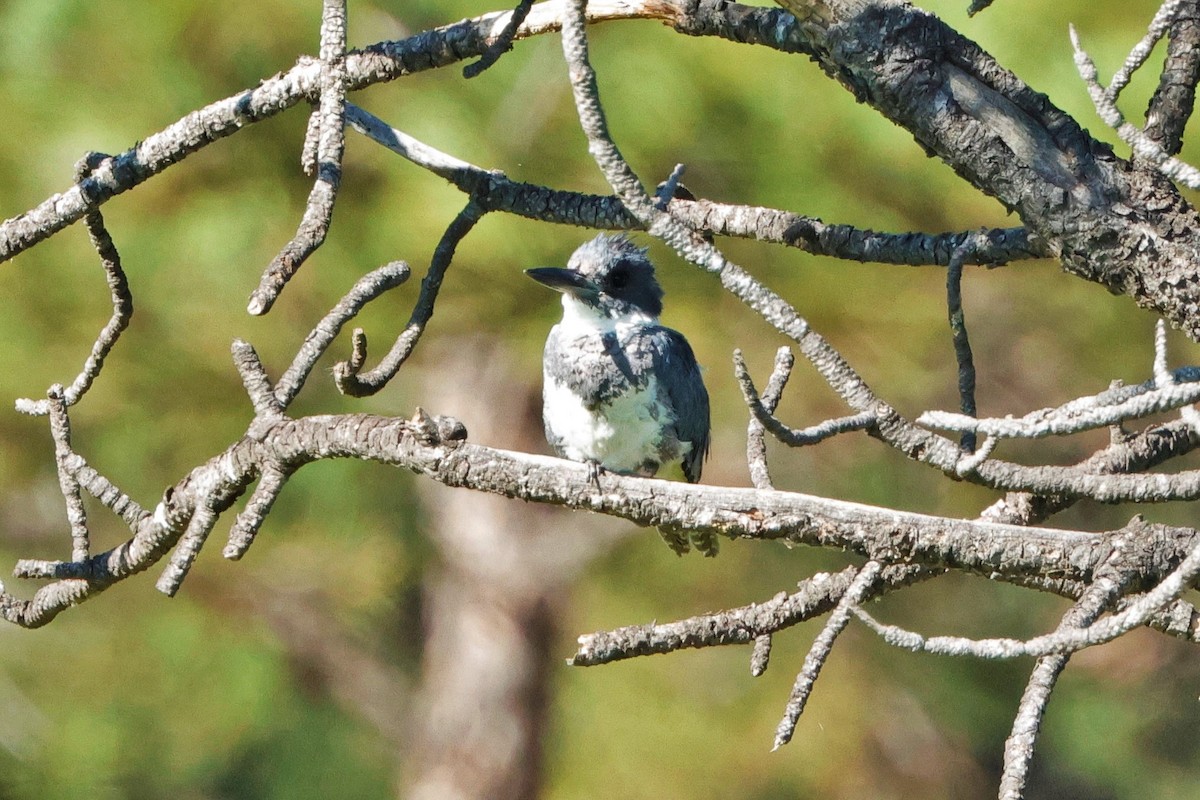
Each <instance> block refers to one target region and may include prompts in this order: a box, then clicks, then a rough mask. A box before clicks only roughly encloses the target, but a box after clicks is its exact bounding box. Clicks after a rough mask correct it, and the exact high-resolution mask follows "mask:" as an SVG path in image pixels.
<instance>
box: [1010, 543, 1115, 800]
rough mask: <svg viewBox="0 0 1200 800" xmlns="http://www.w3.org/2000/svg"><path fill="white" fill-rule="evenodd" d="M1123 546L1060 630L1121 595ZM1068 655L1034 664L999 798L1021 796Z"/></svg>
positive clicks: (1089, 618) (1087, 620) (1084, 621)
mask: <svg viewBox="0 0 1200 800" xmlns="http://www.w3.org/2000/svg"><path fill="white" fill-rule="evenodd" d="M1125 550H1126V542H1125V541H1124V540H1123V539H1120V538H1118V539H1116V540H1114V541H1113V550H1112V554H1111V555H1110V556H1109V557H1108V558H1107V559H1105V561H1104V563H1103V564H1102V565H1101V566H1100V567H1099V568H1098V569H1097V570H1096V578H1095V580H1093V581H1092V584H1091V585H1090V586H1088V588H1087V589H1086V590H1085V591H1084V594H1083V596H1082V597H1080V598H1079V600H1078V601H1077V602H1076V603H1075V605H1074V606H1072V607H1071V609H1070V610H1069V611H1068V612H1067V613H1066V615H1064V616H1063V619H1062V622H1061V623H1060V624H1059V630H1064V629H1079V628H1086V627H1088V626H1089V625H1091V624H1092V623H1093V622H1095V621H1096V619H1098V618H1099V616H1100V614H1102V613H1103V612H1104V609H1105V608H1107V607H1108V606H1109V605H1111V604H1112V602H1113V601H1114V600H1115V599H1116V598H1117V597H1118V596H1119V595H1120V592H1121V590H1122V588H1123V587H1124V584H1125V581H1126V579H1127V577H1128V575H1127V574H1126V573H1125V571H1124V569H1123V566H1124V565H1123V557H1124V554H1125ZM1069 659H1070V655H1069V654H1066V653H1056V654H1053V655H1047V656H1042V657H1041V658H1039V659H1038V661H1037V664H1035V665H1034V668H1033V673H1032V674H1031V675H1030V676H1029V682H1028V683H1027V684H1026V686H1025V692H1024V693H1023V694H1022V696H1021V702H1020V705H1019V706H1018V707H1017V713H1016V716H1015V717H1014V718H1013V726H1012V732H1011V733H1010V734H1009V736H1008V739H1007V740H1006V741H1005V743H1004V771H1003V773H1002V774H1001V777H1000V800H1021V797H1022V796H1023V791H1024V788H1025V781H1026V778H1027V777H1028V775H1029V767H1030V764H1031V762H1032V760H1033V752H1034V745H1035V744H1036V743H1037V737H1038V733H1039V732H1040V730H1041V726H1042V719H1043V718H1044V717H1045V714H1046V707H1047V705H1048V704H1049V702H1050V694H1051V692H1053V691H1054V687H1055V685H1056V684H1057V682H1058V677H1059V675H1061V674H1062V671H1063V670H1064V669H1065V668H1066V666H1067V661H1068V660H1069Z"/></svg>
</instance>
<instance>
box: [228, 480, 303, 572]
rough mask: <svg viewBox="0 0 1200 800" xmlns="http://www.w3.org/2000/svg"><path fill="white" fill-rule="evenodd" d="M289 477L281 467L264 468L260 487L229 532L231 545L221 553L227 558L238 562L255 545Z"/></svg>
mask: <svg viewBox="0 0 1200 800" xmlns="http://www.w3.org/2000/svg"><path fill="white" fill-rule="evenodd" d="M289 475H290V473H289V472H288V471H287V470H284V469H282V468H280V467H275V466H267V467H264V468H263V470H262V475H261V477H260V478H259V480H258V486H256V487H255V489H254V492H253V494H251V495H250V500H249V501H248V502H247V503H246V507H245V508H244V509H243V510H242V512H241V513H240V514H238V515H237V519H236V520H234V523H233V528H232V529H231V530H230V531H229V543H228V544H226V545H225V549H224V550H223V551H221V554H222V555H223V556H225V558H228V559H229V560H231V561H237V560H238V559H240V558H241V557H242V556H244V555H245V554H246V551H247V550H249V549H250V545H252V544H254V539H255V537H256V536H258V531H259V529H260V528H262V525H263V523H264V522H266V519H267V514H268V513H270V511H271V507H272V506H273V505H275V500H276V499H277V498H278V497H279V493H280V492H282V491H283V486H284V484H285V483H287V479H288V477H289Z"/></svg>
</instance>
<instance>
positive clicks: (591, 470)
mask: <svg viewBox="0 0 1200 800" xmlns="http://www.w3.org/2000/svg"><path fill="white" fill-rule="evenodd" d="M587 468H588V480H589V481H591V483H592V486H595V487H596V491H597V492H599V491H600V475H601V474H602V473H604V472H607V470H605V469H604V465H603V464H601V463H600V462H599V461H588V462H587Z"/></svg>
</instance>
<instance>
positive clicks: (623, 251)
mask: <svg viewBox="0 0 1200 800" xmlns="http://www.w3.org/2000/svg"><path fill="white" fill-rule="evenodd" d="M525 274H526V275H528V276H529V277H531V278H533V279H534V280H535V281H537V282H538V283H541V284H543V285H545V286H549V287H550V288H551V289H555V290H557V291H560V292H562V293H563V294H564V295H566V296H567V297H570V298H572V299H574V300H576V301H578V302H579V303H582V304H583V305H585V306H587V307H588V308H590V309H592V310H594V311H595V312H596V313H597V314H598V315H600V316H602V317H607V318H609V319H614V320H615V319H622V318H627V317H631V316H635V315H644V316H647V317H651V318H656V317H658V315H659V314H661V313H662V296H663V290H662V288H661V287H660V286H659V285H658V281H657V280H656V279H655V277H654V265H653V264H651V263H650V259H649V258H647V257H646V248H644V247H638V246H637V245H635V244H634V243H633V242H631V241H630V240H629V237H627V236H624V235H617V236H609V235H608V234H604V233H602V234H600V235H599V236H597V237H596V238H595V239H592V240H591V241H589V242H585V243H584V244H582V245H580V246H579V248H578V249H577V250H576V251H575V252H574V253H572V254H571V258H570V259H568V261H567V266H566V268H562V267H538V268H536V269H527V270H525Z"/></svg>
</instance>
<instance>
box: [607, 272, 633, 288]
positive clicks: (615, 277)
mask: <svg viewBox="0 0 1200 800" xmlns="http://www.w3.org/2000/svg"><path fill="white" fill-rule="evenodd" d="M628 283H629V270H628V269H627V268H625V267H624V266H619V267H617V268H616V269H614V270H613V271H612V273H611V274H609V276H608V285H609V286H611V287H612V288H614V289H624V288H625V286H626V285H628Z"/></svg>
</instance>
